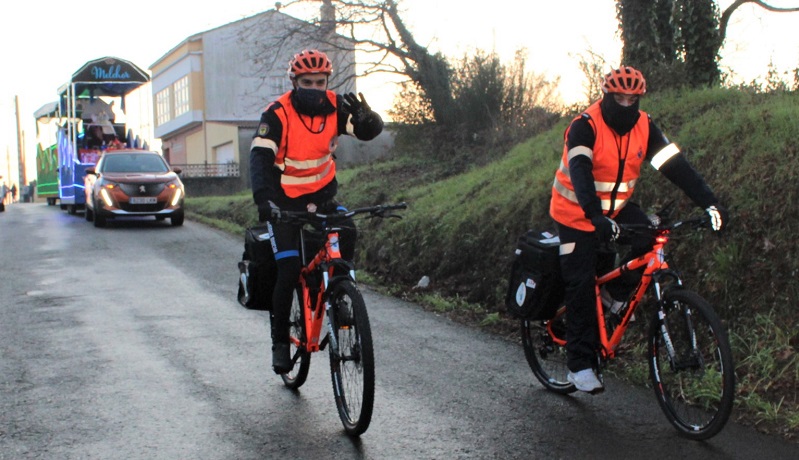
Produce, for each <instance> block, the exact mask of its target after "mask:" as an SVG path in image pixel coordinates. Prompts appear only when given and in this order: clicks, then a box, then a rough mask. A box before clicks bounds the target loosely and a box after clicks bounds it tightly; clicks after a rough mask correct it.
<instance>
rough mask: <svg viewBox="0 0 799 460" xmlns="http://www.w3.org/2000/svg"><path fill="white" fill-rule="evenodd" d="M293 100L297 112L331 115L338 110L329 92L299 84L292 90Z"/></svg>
mask: <svg viewBox="0 0 799 460" xmlns="http://www.w3.org/2000/svg"><path fill="white" fill-rule="evenodd" d="M291 100H292V102H293V103H294V108H295V109H297V112H300V113H301V114H303V115H308V116H311V117H315V116H317V115H329V114H331V113H333V112H335V111H336V107H335V106H334V105H333V104H331V103H330V100H329V99H328V98H327V92H326V91H323V90H320V89H308V88H300V87H299V86H298V87H297V88H295V89H294V92H292V94H291Z"/></svg>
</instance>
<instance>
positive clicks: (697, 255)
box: [188, 90, 799, 439]
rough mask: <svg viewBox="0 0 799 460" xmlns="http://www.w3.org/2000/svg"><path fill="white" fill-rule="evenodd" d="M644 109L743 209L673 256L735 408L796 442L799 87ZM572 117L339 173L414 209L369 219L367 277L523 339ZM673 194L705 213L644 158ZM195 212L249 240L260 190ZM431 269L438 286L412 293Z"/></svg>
mask: <svg viewBox="0 0 799 460" xmlns="http://www.w3.org/2000/svg"><path fill="white" fill-rule="evenodd" d="M642 109H643V110H646V111H648V112H650V113H652V114H653V115H654V117H655V119H656V121H657V122H658V124H659V125H660V126H661V128H662V129H663V131H664V132H665V133H666V134H667V135H668V136H669V137H670V138H671V139H672V140H674V141H675V142H677V143H678V145H680V146H681V147H682V148H683V150H684V151H685V152H686V154H687V155H688V159H689V161H690V162H691V163H692V164H693V165H694V166H695V167H696V169H697V170H698V171H700V172H701V173H702V174H703V175H704V177H705V178H706V180H707V181H708V183H709V184H710V185H711V187H712V188H713V189H714V191H715V192H716V194H717V196H718V197H719V198H720V199H721V200H722V202H723V203H724V204H725V205H726V206H727V207H728V208H729V210H730V211H731V216H732V225H731V226H730V228H729V230H728V231H727V232H726V234H725V235H724V236H723V237H718V236H716V235H712V234H708V233H702V234H697V235H693V236H686V237H684V238H680V239H674V240H673V244H672V245H671V255H672V259H673V261H674V265H676V266H677V268H679V269H680V270H681V271H682V272H683V274H684V278H685V281H686V284H687V285H688V287H690V288H691V289H693V290H696V291H698V292H700V293H701V294H702V295H703V296H704V297H706V298H707V299H708V300H710V301H711V303H713V304H714V305H715V306H716V309H717V311H718V313H719V315H720V316H721V317H722V319H723V320H724V321H725V324H726V325H727V327H728V329H729V331H730V335H731V341H732V344H733V349H734V354H735V359H736V373H737V377H738V388H737V389H738V394H737V399H736V404H737V410H736V412H735V413H734V416H735V417H737V418H738V419H739V420H740V421H742V422H744V423H748V424H752V425H755V426H757V427H758V428H759V429H761V430H763V431H767V432H771V433H780V434H782V435H785V436H787V437H790V438H794V439H795V438H796V435H797V434H799V395H797V390H799V354H797V352H796V351H797V350H796V349H797V346H799V338H797V332H796V331H797V327H798V326H799V309H797V301H799V283H798V282H797V275H798V274H799V260H798V259H797V256H798V255H797V246H796V244H795V242H794V236H793V231H792V229H795V228H797V225H798V224H799V213H798V212H797V207H796V206H797V205H796V199H797V198H799V94H796V93H781V94H768V95H755V94H750V93H743V92H738V91H730V90H705V91H698V92H697V91H693V92H683V93H675V94H668V95H653V96H649V97H647V98H646V99H645V100H644V101H643V102H642ZM566 123H567V120H563V121H562V122H561V123H559V124H558V125H557V126H556V127H555V128H554V129H552V130H551V131H549V132H546V133H544V134H541V135H539V136H536V137H533V138H531V139H529V140H527V141H526V142H524V143H522V144H520V145H517V146H516V147H514V148H513V149H511V150H510V151H509V152H507V154H505V155H501V156H497V155H496V153H492V154H491V155H492V156H494V157H496V159H494V160H493V161H491V162H489V163H488V164H486V165H484V166H475V167H472V168H471V169H468V168H467V170H466V172H462V173H458V174H454V175H452V174H450V173H449V172H448V169H450V168H449V167H448V165H447V162H446V159H445V158H437V157H436V152H435V151H422V152H420V151H418V149H414V147H413V146H407V145H405V146H403V144H398V145H399V146H398V147H397V148H396V150H397V152H396V155H395V157H394V158H393V159H389V160H385V161H381V162H379V163H375V164H371V165H366V166H361V167H358V168H354V169H349V170H343V171H341V172H340V174H339V178H340V181H341V183H342V186H341V190H342V191H341V194H340V197H341V199H342V201H343V202H345V203H346V204H347V205H348V206H350V207H357V206H364V205H369V204H374V203H378V202H389V201H406V202H408V203H409V205H410V207H409V209H408V210H407V211H406V212H404V213H403V214H404V219H403V220H400V221H394V220H392V221H380V222H378V221H369V222H364V221H361V223H360V224H359V231H360V238H359V261H358V264H359V266H360V267H361V268H362V269H364V271H367V272H369V277H368V279H369V280H370V281H372V282H373V283H375V284H379V285H381V286H383V288H382V289H384V290H385V291H386V292H388V293H390V294H393V295H397V296H403V297H408V298H411V299H412V300H416V301H418V302H420V303H421V304H423V305H425V306H426V307H428V308H430V309H433V310H436V311H437V312H439V313H442V314H448V315H451V316H452V317H453V318H456V319H459V320H462V321H464V322H467V323H469V324H471V325H474V326H476V327H482V328H486V329H489V330H491V331H494V332H496V333H498V334H502V335H505V336H507V337H509V338H513V339H516V338H517V337H518V333H517V327H516V322H515V321H514V320H513V319H512V318H509V317H508V315H507V313H506V312H505V308H504V306H503V304H502V303H503V301H502V299H503V296H504V290H505V288H506V280H505V278H506V276H507V272H508V267H509V264H510V260H511V254H512V250H513V246H514V242H515V240H516V238H517V236H518V235H520V234H521V233H522V232H523V231H524V230H526V229H528V228H541V229H548V228H551V223H550V222H551V221H550V219H549V217H548V216H547V206H548V200H549V190H550V187H551V184H552V179H553V173H554V170H555V168H556V166H557V164H558V161H559V159H560V152H561V148H562V133H563V129H564V128H565V126H566ZM402 150H407V152H409V153H403V151H402ZM475 151H478V150H477V149H475ZM410 152H412V153H410ZM481 163H482V162H481ZM458 169H459V170H462V169H463V168H458ZM671 199H676V200H677V203H678V204H679V208H678V209H679V210H680V212H681V213H682V214H686V213H688V212H690V211H693V210H694V208H693V207H692V204H691V203H690V202H689V201H688V200H687V199H686V198H685V197H684V196H683V195H682V193H681V192H680V191H679V190H677V189H676V188H675V187H674V186H673V185H672V184H671V183H669V182H668V181H666V180H665V179H664V178H662V177H661V176H660V175H659V174H658V173H656V172H654V171H653V170H651V168H649V167H645V169H644V173H643V176H642V180H641V181H640V185H639V187H638V188H637V190H636V199H635V201H637V202H638V203H640V204H641V205H642V206H643V207H644V208H645V209H657V208H658V207H659V206H660V205H663V204H664V203H666V202H667V201H669V200H671ZM188 207H189V209H190V210H192V211H193V213H192V215H191V217H192V218H195V219H197V218H201V219H204V220H205V221H206V222H208V223H212V224H214V225H218V226H221V227H222V228H225V229H226V230H229V231H231V232H233V233H235V234H238V235H240V234H242V231H243V230H242V227H243V226H246V225H251V224H252V223H253V219H254V217H255V210H254V208H253V205H252V200H251V198H250V195H249V194H241V195H237V196H230V197H217V198H212V199H206V198H197V199H189V202H188ZM210 219H213V220H210ZM220 222H222V224H220ZM424 275H426V276H429V277H430V279H431V280H432V282H431V285H430V288H428V289H427V290H424V291H419V290H414V289H413V286H414V285H415V284H416V282H417V281H418V280H419V279H420V278H421V277H422V276H424ZM645 322H646V321H645V320H644V321H639V322H638V323H639V324H640V325H639V326H638V327H636V326H633V327H632V328H631V329H630V331H628V334H631V335H630V337H628V343H630V344H632V343H640V342H641V341H640V340H635V337H634V336H635V335H636V334H637V335H640V336H641V337H643V334H644V333H645V330H646V329H645V328H644V326H643V324H644V323H645ZM631 339H632V340H631ZM643 356H644V351H643V348H642V347H640V346H630V348H628V349H626V351H625V353H623V356H622V357H621V358H620V359H618V360H616V361H614V362H613V363H611V365H610V369H609V370H610V371H611V372H613V373H615V374H617V375H620V376H623V377H624V378H627V379H629V380H631V381H633V382H636V383H639V384H642V385H645V384H647V383H648V382H647V380H648V377H647V369H646V367H645V361H644V359H643ZM532 378H533V377H532V375H531V379H532Z"/></svg>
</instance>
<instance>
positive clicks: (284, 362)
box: [272, 343, 292, 374]
mask: <svg viewBox="0 0 799 460" xmlns="http://www.w3.org/2000/svg"><path fill="white" fill-rule="evenodd" d="M290 351H291V349H290V348H289V344H287V343H276V344H274V345H272V369H274V371H275V374H287V373H288V372H289V371H291V368H292V365H291V352H290Z"/></svg>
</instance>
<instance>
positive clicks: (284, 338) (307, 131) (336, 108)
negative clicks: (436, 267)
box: [250, 50, 383, 374]
mask: <svg viewBox="0 0 799 460" xmlns="http://www.w3.org/2000/svg"><path fill="white" fill-rule="evenodd" d="M332 73H333V64H332V63H331V62H330V59H329V58H328V57H327V55H326V54H325V53H323V52H321V51H318V50H303V51H302V52H300V53H298V54H295V55H294V57H293V58H292V59H291V61H290V62H289V69H288V75H289V78H290V80H291V83H292V86H293V87H294V89H293V90H291V91H289V92H287V93H286V94H284V95H282V96H281V97H280V98H278V99H277V100H276V101H274V102H272V103H271V104H269V106H267V107H266V109H265V111H264V113H263V114H262V115H261V121H260V123H259V125H258V128H257V130H256V132H255V134H254V136H253V141H252V146H251V148H250V176H251V182H252V192H253V199H254V200H255V204H256V205H257V206H258V220H259V221H260V222H265V221H270V220H271V216H272V215H275V214H279V212H280V209H285V210H291V211H305V210H308V211H316V210H318V211H319V212H330V211H334V210H335V209H336V208H337V207H338V206H339V205H338V204H337V203H336V202H335V201H334V200H333V199H334V197H335V196H336V191H337V188H338V184H337V181H336V163H335V158H334V157H333V152H334V151H335V149H336V146H337V144H338V136H339V135H341V134H347V135H351V136H355V137H356V138H358V139H360V140H371V139H374V138H375V137H376V136H377V135H378V134H380V133H381V132H382V130H383V120H382V119H381V118H380V116H379V115H378V114H377V113H375V112H374V111H372V110H371V108H370V107H369V105H368V104H367V103H366V100H365V99H364V97H363V95H362V94H359V96H360V98H358V97H356V96H355V94H353V93H349V94H345V95H337V94H335V93H334V92H332V91H329V90H328V89H327V88H328V80H329V78H330V75H331V74H332ZM268 226H269V230H270V234H271V240H272V250H273V251H274V253H275V259H276V261H277V268H278V275H277V282H276V284H275V288H274V292H273V295H272V310H271V314H270V322H271V329H272V366H273V369H274V370H275V372H276V373H278V374H283V373H286V372H288V371H289V370H290V369H291V360H290V357H289V329H288V328H289V322H288V316H289V310H290V307H291V299H292V293H293V289H294V288H295V287H296V285H297V280H298V279H299V275H300V267H301V262H300V258H299V250H298V245H299V241H298V233H299V232H298V231H297V228H296V226H295V225H291V224H285V223H278V222H268ZM343 227H346V228H345V229H342V231H341V232H340V233H341V240H342V241H341V252H342V256H343V257H344V258H345V259H348V260H352V258H353V256H354V252H355V238H356V233H355V227H354V225H343Z"/></svg>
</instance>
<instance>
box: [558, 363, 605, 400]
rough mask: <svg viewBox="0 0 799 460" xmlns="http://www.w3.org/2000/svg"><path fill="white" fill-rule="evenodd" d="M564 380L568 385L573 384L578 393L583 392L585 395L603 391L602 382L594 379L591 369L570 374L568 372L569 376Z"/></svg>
mask: <svg viewBox="0 0 799 460" xmlns="http://www.w3.org/2000/svg"><path fill="white" fill-rule="evenodd" d="M566 380H568V381H569V383H572V384H574V386H575V387H577V389H578V390H580V391H585V392H587V393H591V394H596V393H599V392H601V391H602V390H604V389H605V387H604V386H603V385H602V382H600V381H599V379H598V378H597V377H596V374H594V370H593V369H591V368H588V369H583V370H581V371H578V372H571V371H569V375H567V376H566Z"/></svg>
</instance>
